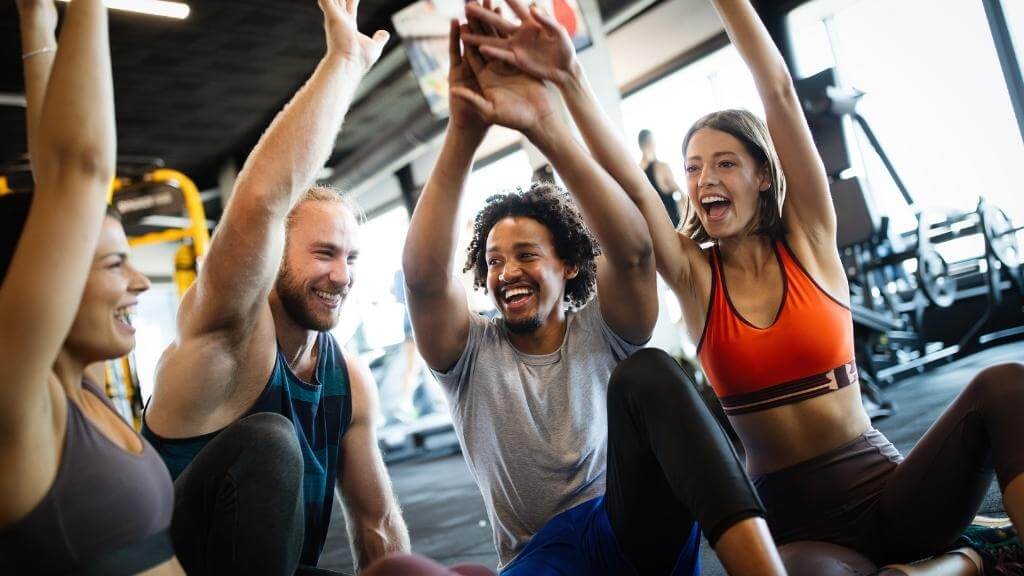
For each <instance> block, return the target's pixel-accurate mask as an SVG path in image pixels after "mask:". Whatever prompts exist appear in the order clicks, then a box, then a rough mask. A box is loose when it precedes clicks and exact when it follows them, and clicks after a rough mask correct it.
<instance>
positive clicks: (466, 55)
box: [451, 22, 559, 137]
mask: <svg viewBox="0 0 1024 576" xmlns="http://www.w3.org/2000/svg"><path fill="white" fill-rule="evenodd" d="M484 32H485V29H484V28H482V27H480V26H479V22H471V23H469V24H463V25H462V26H461V28H460V30H459V34H460V36H461V37H462V38H463V39H464V38H465V37H466V36H467V35H469V34H476V35H478V36H482V35H483V33H484ZM462 45H463V48H464V50H463V55H462V57H463V59H464V60H465V62H467V63H468V64H469V68H470V70H471V71H472V73H473V78H474V79H475V81H476V86H475V87H473V86H471V85H461V86H454V85H453V86H452V88H451V95H452V96H453V98H458V99H461V100H463V101H465V102H466V103H468V104H470V105H471V106H473V108H475V109H476V111H477V113H478V114H479V116H480V117H481V118H483V119H484V120H485V121H486V122H488V123H491V124H498V125H501V126H505V127H507V128H511V129H513V130H518V131H520V132H522V133H523V134H525V135H526V136H527V137H531V135H532V134H534V133H535V132H536V131H537V130H539V129H541V128H543V127H544V126H545V125H546V124H547V123H549V122H551V121H553V120H554V121H556V122H557V121H559V120H557V114H556V108H555V103H554V102H553V101H552V99H551V94H550V93H549V92H548V89H547V87H546V86H545V85H544V82H542V81H541V80H539V79H537V78H534V77H533V76H530V75H528V74H526V73H524V72H522V71H520V70H519V69H517V68H516V67H514V66H511V65H509V64H506V63H505V62H503V61H501V60H499V59H486V58H484V57H483V56H482V55H481V54H480V52H479V51H477V49H476V48H475V47H473V46H469V45H467V44H466V43H465V41H463V43H462Z"/></svg>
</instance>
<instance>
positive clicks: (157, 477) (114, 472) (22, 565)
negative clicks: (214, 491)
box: [0, 382, 174, 574]
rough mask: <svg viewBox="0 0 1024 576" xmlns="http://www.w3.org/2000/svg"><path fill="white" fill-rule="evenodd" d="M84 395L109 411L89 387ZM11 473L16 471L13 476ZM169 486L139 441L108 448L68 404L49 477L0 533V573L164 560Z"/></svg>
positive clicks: (128, 566) (85, 569) (129, 568)
mask: <svg viewBox="0 0 1024 576" xmlns="http://www.w3.org/2000/svg"><path fill="white" fill-rule="evenodd" d="M83 384H84V386H85V388H86V390H88V391H89V392H90V393H92V394H95V395H96V396H97V397H99V398H100V399H101V400H102V401H103V403H104V404H105V405H106V406H107V407H108V408H110V410H114V407H113V405H112V404H111V403H110V401H109V400H108V399H107V398H106V396H105V395H104V394H103V393H102V392H101V391H100V390H99V389H98V388H97V387H96V386H95V385H93V384H92V383H89V382H84V383H83ZM14 472H15V473H16V471H14ZM173 507H174V487H173V485H172V484H171V477H170V474H169V473H168V472H167V468H166V466H164V463H163V461H162V460H161V459H160V456H159V455H158V454H157V453H156V451H155V450H153V447H152V446H150V445H149V442H147V441H146V440H145V439H142V453H141V454H132V453H129V452H126V451H125V450H123V449H122V448H121V447H119V446H117V445H116V444H114V443H113V442H112V441H111V440H110V439H109V438H107V437H106V436H104V435H103V433H102V432H100V431H99V430H98V429H97V428H96V427H95V426H94V425H93V424H92V423H90V422H89V420H88V419H87V418H86V417H85V415H84V414H82V412H81V410H80V409H79V408H78V406H76V405H75V403H74V402H71V401H70V400H68V416H67V433H66V435H65V438H64V450H63V454H62V456H61V461H60V464H59V466H58V469H57V477H56V478H55V479H54V481H53V485H52V486H51V487H50V490H49V491H48V492H47V493H46V496H44V497H43V499H42V501H41V502H39V504H38V505H37V506H36V507H35V508H34V509H33V510H32V511H31V512H29V513H28V514H27V515H26V516H25V517H24V518H22V519H20V520H18V521H17V522H15V523H14V524H13V525H11V526H8V527H6V528H0V573H2V574H134V573H137V572H140V571H143V570H146V569H147V568H151V567H153V566H156V565H158V564H161V563H163V562H164V561H166V560H167V559H169V558H170V557H171V556H172V555H173V554H174V551H173V549H172V548H171V544H170V539H169V536H168V534H167V530H168V528H170V525H171V514H172V512H173Z"/></svg>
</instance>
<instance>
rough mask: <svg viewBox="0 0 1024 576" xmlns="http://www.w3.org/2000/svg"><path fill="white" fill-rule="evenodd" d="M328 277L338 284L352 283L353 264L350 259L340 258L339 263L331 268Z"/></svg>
mask: <svg viewBox="0 0 1024 576" xmlns="http://www.w3.org/2000/svg"><path fill="white" fill-rule="evenodd" d="M327 279H328V280H330V281H331V283H333V284H336V285H338V286H348V285H349V284H351V283H352V266H351V264H349V262H348V260H345V259H343V258H342V259H339V261H338V263H337V264H336V265H334V266H333V267H332V268H331V273H330V274H329V275H328V276H327Z"/></svg>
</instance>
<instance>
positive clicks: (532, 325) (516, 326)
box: [505, 315, 541, 334]
mask: <svg viewBox="0 0 1024 576" xmlns="http://www.w3.org/2000/svg"><path fill="white" fill-rule="evenodd" d="M540 325H541V321H540V315H537V316H531V317H529V318H526V319H525V320H517V321H515V322H510V321H509V320H508V319H507V318H506V319H505V326H507V327H508V331H509V332H511V333H513V334H533V333H534V332H536V331H537V330H539V329H540Z"/></svg>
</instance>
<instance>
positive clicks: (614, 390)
mask: <svg viewBox="0 0 1024 576" xmlns="http://www.w3.org/2000/svg"><path fill="white" fill-rule="evenodd" d="M679 394H682V395H683V396H684V397H686V398H687V399H688V400H695V401H700V398H699V396H698V395H697V391H696V388H695V387H694V383H693V379H692V378H691V377H690V376H689V374H687V373H686V372H685V371H684V370H683V369H682V367H680V366H679V363H678V362H676V361H675V359H674V358H672V357H671V356H669V355H668V354H667V353H666V352H665V351H664V350H659V349H657V348H644V349H643V350H640V351H638V352H637V353H636V354H633V355H632V356H630V357H629V358H626V359H625V360H623V361H622V362H620V363H619V365H618V366H616V368H615V371H614V372H612V376H611V379H610V380H609V381H608V396H609V397H610V398H614V399H616V400H627V399H628V400H630V401H633V402H637V401H640V402H645V401H653V402H658V401H664V400H665V399H666V397H671V396H670V395H679Z"/></svg>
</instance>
